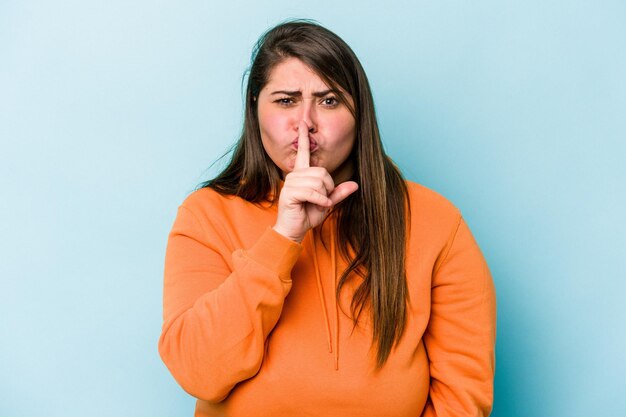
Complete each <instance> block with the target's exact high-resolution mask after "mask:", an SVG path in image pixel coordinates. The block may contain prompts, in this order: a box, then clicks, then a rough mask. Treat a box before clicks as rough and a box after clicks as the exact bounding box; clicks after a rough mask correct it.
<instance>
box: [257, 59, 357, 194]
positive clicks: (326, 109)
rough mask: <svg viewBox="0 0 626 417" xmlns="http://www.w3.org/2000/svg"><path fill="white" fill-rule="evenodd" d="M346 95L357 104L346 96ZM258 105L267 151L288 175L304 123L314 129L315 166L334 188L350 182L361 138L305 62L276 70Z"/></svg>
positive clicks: (344, 108)
mask: <svg viewBox="0 0 626 417" xmlns="http://www.w3.org/2000/svg"><path fill="white" fill-rule="evenodd" d="M344 96H345V97H346V99H349V100H352V98H351V97H350V96H349V95H348V94H347V93H345V92H344ZM257 100H258V117H259V127H260V130H261V140H262V142H263V147H264V148H265V152H267V154H268V155H269V157H270V158H271V159H272V161H274V163H275V164H276V165H277V166H278V167H279V168H280V169H281V170H282V171H283V174H286V173H288V172H291V171H292V170H293V166H294V161H295V157H296V151H297V149H298V124H299V123H300V121H301V120H304V121H305V122H306V124H307V125H308V126H309V140H310V148H311V166H317V167H324V168H326V170H327V171H328V172H329V173H330V174H331V175H332V176H333V178H334V179H335V183H339V182H342V181H344V180H347V179H349V178H350V176H351V175H352V169H353V167H352V163H351V161H349V160H348V156H349V155H350V152H351V151H352V147H353V146H354V141H355V136H356V135H355V132H356V124H355V121H354V117H353V116H352V113H350V110H349V109H348V107H347V106H346V104H345V103H341V102H340V101H339V96H338V95H337V94H336V93H335V92H333V91H331V90H330V87H328V86H327V85H326V84H325V83H324V81H322V79H321V78H320V77H319V76H318V75H317V74H315V73H314V72H313V71H312V70H311V69H310V68H309V67H307V66H306V65H304V64H303V63H302V61H300V60H298V59H296V58H288V59H287V60H285V61H283V62H282V63H280V64H278V65H276V67H274V69H273V70H272V71H271V72H270V76H269V80H268V82H267V84H266V85H265V87H263V89H262V90H261V91H260V92H259V97H258V99H257ZM351 104H352V103H351Z"/></svg>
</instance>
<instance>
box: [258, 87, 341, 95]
mask: <svg viewBox="0 0 626 417" xmlns="http://www.w3.org/2000/svg"><path fill="white" fill-rule="evenodd" d="M328 93H335V94H337V90H334V89H328V90H323V91H317V92H315V93H313V96H314V97H324V96H325V95H327V94H328ZM275 94H285V95H287V96H291V97H300V96H302V92H301V91H287V90H278V91H274V92H273V93H271V94H270V95H272V96H273V95H275Z"/></svg>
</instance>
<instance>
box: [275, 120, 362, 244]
mask: <svg viewBox="0 0 626 417" xmlns="http://www.w3.org/2000/svg"><path fill="white" fill-rule="evenodd" d="M310 157H311V152H310V142H309V127H308V126H307V124H306V122H304V121H300V124H299V125H298V150H297V154H296V161H295V164H294V167H293V170H292V171H291V172H290V173H288V174H287V175H285V183H284V185H283V188H282V190H281V192H280V197H279V199H278V217H277V219H276V224H275V225H274V230H275V231H277V232H278V233H280V234H281V235H283V236H285V237H287V238H289V239H291V240H293V241H294V242H298V243H300V242H302V239H304V235H305V234H306V232H307V231H308V230H309V229H312V228H314V227H315V226H317V225H319V224H320V223H322V221H323V220H324V217H325V216H326V214H328V212H329V211H330V209H331V208H332V207H333V206H334V205H335V204H337V203H339V202H341V201H343V200H344V199H345V198H346V197H348V196H349V195H350V194H352V193H353V192H355V191H356V190H357V189H358V188H359V186H358V184H357V183H356V182H354V181H346V182H343V183H341V184H339V185H337V186H335V183H334V181H333V179H332V177H331V176H330V174H329V173H328V171H327V170H326V168H324V167H312V166H310Z"/></svg>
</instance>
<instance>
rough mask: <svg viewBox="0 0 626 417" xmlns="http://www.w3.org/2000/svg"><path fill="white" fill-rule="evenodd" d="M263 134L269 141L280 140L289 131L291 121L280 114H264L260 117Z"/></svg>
mask: <svg viewBox="0 0 626 417" xmlns="http://www.w3.org/2000/svg"><path fill="white" fill-rule="evenodd" d="M259 125H260V128H261V133H262V134H263V136H265V137H266V138H265V139H267V140H270V141H272V142H275V141H277V140H280V139H281V137H283V136H284V135H285V134H286V133H287V132H288V130H289V119H288V118H287V117H285V115H281V114H278V113H271V112H268V113H264V114H262V115H261V114H260V115H259Z"/></svg>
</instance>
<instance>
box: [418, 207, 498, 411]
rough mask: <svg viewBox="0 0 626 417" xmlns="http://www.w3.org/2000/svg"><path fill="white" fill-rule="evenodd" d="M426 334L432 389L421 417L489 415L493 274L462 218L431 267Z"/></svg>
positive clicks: (493, 348)
mask: <svg viewBox="0 0 626 417" xmlns="http://www.w3.org/2000/svg"><path fill="white" fill-rule="evenodd" d="M431 297H432V298H431V316H430V321H429V324H428V328H427V330H426V333H425V335H424V345H425V347H426V351H427V353H428V358H429V362H430V375H431V384H430V392H429V397H428V402H427V404H426V407H425V409H424V412H423V413H422V417H470V416H471V417H477V416H488V415H489V413H490V412H491V407H492V403H493V378H494V371H495V353H494V350H495V329H496V302H495V290H494V285H493V281H492V279H491V274H490V272H489V269H488V267H487V264H486V262H485V259H484V258H483V255H482V253H481V251H480V249H479V247H478V245H477V244H476V241H475V240H474V238H473V236H472V234H471V232H470V230H469V228H468V227H467V225H466V224H465V221H464V220H463V218H462V217H460V218H459V222H458V226H457V228H456V231H455V232H454V234H453V236H452V238H451V239H450V240H449V242H448V244H447V245H446V248H445V249H444V252H443V255H442V258H441V261H440V262H438V263H437V265H436V266H435V272H434V274H433V281H432V288H431Z"/></svg>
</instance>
